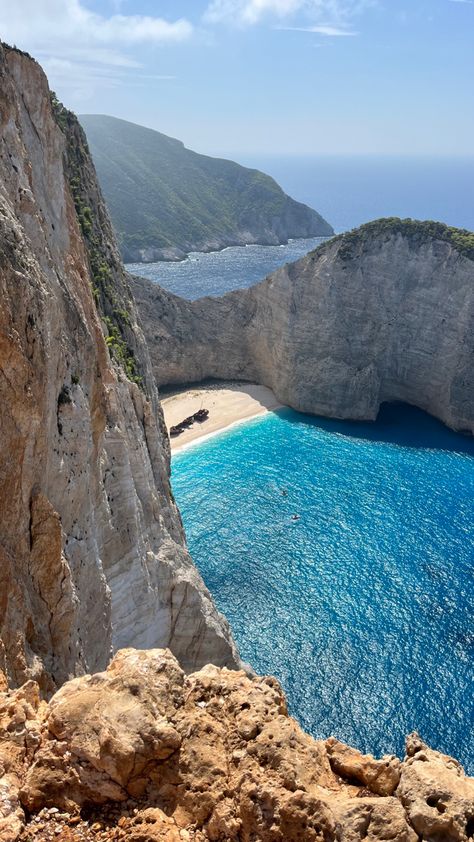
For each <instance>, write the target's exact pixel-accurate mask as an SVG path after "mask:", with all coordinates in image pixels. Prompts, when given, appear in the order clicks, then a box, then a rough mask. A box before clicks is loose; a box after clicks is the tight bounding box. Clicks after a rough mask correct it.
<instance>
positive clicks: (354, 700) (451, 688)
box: [172, 406, 474, 773]
mask: <svg viewBox="0 0 474 842" xmlns="http://www.w3.org/2000/svg"><path fill="white" fill-rule="evenodd" d="M473 468H474V441H473V440H472V439H468V438H464V437H461V436H457V435H456V434H454V433H452V432H450V431H449V430H447V429H446V428H445V427H443V426H442V425H441V424H440V423H438V422H437V421H435V420H433V419H431V418H429V417H428V416H427V415H425V414H424V413H422V412H419V411H418V410H415V409H413V408H410V407H403V406H386V407H383V409H382V412H381V415H380V418H379V420H378V422H377V423H376V424H369V423H346V422H338V421H329V420H324V419H315V418H312V417H309V416H305V415H299V414H297V413H294V412H292V411H291V410H282V411H280V412H278V413H276V414H269V415H267V416H265V417H264V418H259V419H255V420H253V421H251V422H248V423H246V424H243V425H240V426H237V427H234V428H232V429H231V430H229V431H228V432H226V433H223V434H222V435H219V436H216V437H215V438H211V439H209V440H208V441H206V442H204V443H202V444H200V445H197V446H195V447H192V448H190V449H189V450H186V451H184V452H183V453H181V454H177V455H176V456H175V457H174V458H173V465H172V482H173V489H174V492H175V495H176V498H177V502H178V504H179V506H180V508H181V512H182V515H183V520H184V524H185V527H186V532H187V536H188V541H189V547H190V550H191V553H192V555H193V557H194V559H195V561H196V562H197V564H198V566H199V569H200V570H201V573H202V575H203V577H204V579H205V581H206V583H207V585H208V587H209V588H210V590H211V592H212V593H213V595H214V597H215V600H216V602H217V604H218V606H219V608H220V609H221V610H222V611H223V612H224V613H225V614H226V616H227V617H228V619H229V621H230V623H231V625H232V628H233V631H234V634H235V637H236V639H237V642H238V644H239V646H240V650H241V654H242V657H243V659H244V660H246V661H248V662H250V663H251V664H252V666H253V667H254V668H255V669H256V670H257V671H258V672H263V673H272V674H274V675H276V676H277V677H278V678H279V679H280V681H281V682H282V684H283V687H284V688H285V690H286V692H287V694H288V698H289V703H290V709H291V712H292V714H293V715H294V716H296V717H297V718H298V720H299V722H300V723H301V725H302V726H303V727H304V728H305V729H307V730H308V731H310V732H311V733H312V734H313V735H314V736H316V737H326V736H328V735H329V734H335V735H336V736H337V737H339V738H340V739H342V740H344V741H346V742H348V743H350V744H352V745H355V746H358V747H359V748H360V749H361V750H363V751H370V752H373V753H375V754H378V755H380V754H383V753H385V752H395V753H397V754H401V753H403V740H404V736H405V735H406V734H408V733H409V732H410V731H412V730H413V729H417V730H418V731H419V732H420V733H421V735H422V736H423V738H424V739H425V740H427V741H428V742H430V743H431V744H432V745H433V746H434V747H436V748H439V749H441V750H443V751H445V752H448V753H450V754H454V755H455V756H456V757H458V758H459V759H460V760H461V762H463V763H464V765H465V766H466V768H467V769H469V770H470V771H471V773H472V772H474V762H473V761H474V733H473V730H472V722H473V720H474V701H473V694H472V687H473V678H474V627H473V609H474V588H473V576H472V573H473V562H474V526H473V524H474V470H473ZM283 491H286V494H284V493H282V492H283ZM293 514H298V515H299V516H300V519H299V520H297V521H293V520H292V515H293Z"/></svg>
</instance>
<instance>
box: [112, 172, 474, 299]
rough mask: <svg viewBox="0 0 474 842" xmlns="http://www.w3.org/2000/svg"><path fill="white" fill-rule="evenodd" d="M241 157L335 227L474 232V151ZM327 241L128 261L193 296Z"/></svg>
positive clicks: (253, 275)
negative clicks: (390, 223)
mask: <svg viewBox="0 0 474 842" xmlns="http://www.w3.org/2000/svg"><path fill="white" fill-rule="evenodd" d="M239 163H242V164H245V165H247V166H252V167H256V168H257V169H261V170H263V171H264V172H266V173H268V174H269V175H271V176H273V177H274V178H275V179H276V180H277V181H278V183H279V184H280V185H281V186H282V187H283V189H284V190H285V191H286V192H287V193H288V194H289V195H290V196H293V198H295V199H297V200H298V201H301V202H305V203H306V204H308V205H310V206H311V207H313V208H315V209H316V210H318V211H319V212H320V213H321V214H322V215H323V216H324V218H325V219H327V221H328V222H330V223H331V225H332V226H333V228H334V230H335V232H336V233H342V232H343V231H348V230H350V229H351V228H355V227H357V226H358V225H361V224H362V223H364V222H369V221H370V220H372V219H378V218H379V217H386V216H400V217H402V218H407V217H412V218H414V219H435V220H437V221H439V222H445V223H446V224H447V225H454V226H456V227H458V228H467V229H469V230H471V231H474V157H472V158H460V159H442V158H436V159H418V158H363V157H361V158H327V157H326V158H292V159H291V158H256V157H254V158H247V159H240V161H239ZM320 242H322V240H321V239H318V238H316V239H309V240H293V241H291V242H289V243H288V244H287V245H283V246H244V247H242V246H241V247H236V248H232V247H231V248H227V249H224V251H221V252H211V253H210V254H200V253H197V252H195V253H192V254H190V255H189V257H188V258H187V259H186V260H184V261H181V262H179V263H163V262H159V263H147V264H145V263H134V264H129V265H128V266H127V268H128V269H129V271H130V272H133V273H135V274H137V275H143V276H144V277H147V278H150V279H151V280H152V281H156V282H157V283H159V284H161V286H163V287H165V289H168V290H170V292H173V293H175V295H180V296H182V297H183V298H187V299H189V300H193V299H195V298H202V297H204V296H207V295H223V294H224V293H226V292H228V291H229V290H232V289H243V288H245V287H248V286H251V285H252V284H254V283H256V282H257V281H260V280H262V279H263V278H264V277H266V275H268V274H269V273H270V272H273V271H274V270H275V269H277V268H278V267H279V266H282V265H283V264H284V263H289V262H291V261H293V260H297V259H298V258H299V257H302V256H303V255H304V254H306V253H307V252H308V251H311V250H312V249H314V248H316V246H317V245H319V243H320Z"/></svg>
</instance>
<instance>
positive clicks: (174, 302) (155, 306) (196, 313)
mask: <svg viewBox="0 0 474 842" xmlns="http://www.w3.org/2000/svg"><path fill="white" fill-rule="evenodd" d="M133 291H134V294H135V297H136V300H137V303H138V308H139V312H140V313H141V316H142V320H143V325H144V330H145V335H146V338H147V340H148V345H149V348H150V354H151V359H152V364H153V371H154V374H155V377H156V380H157V383H158V384H159V385H164V384H168V383H185V382H192V381H199V380H202V379H204V378H208V377H215V378H222V379H241V380H252V381H255V382H257V383H262V384H264V385H266V386H269V387H270V388H272V389H273V391H274V392H275V394H276V395H277V397H278V398H279V400H280V401H281V402H282V403H284V404H288V405H290V406H292V407H293V408H295V409H297V410H301V411H303V412H309V413H314V414H317V415H325V416H331V417H336V418H353V419H374V418H376V416H377V413H378V411H379V408H380V405H381V404H382V403H383V402H384V401H404V402H407V403H410V404H413V405H415V406H418V407H420V408H421V409H424V410H426V411H427V412H429V413H431V414H432V415H435V416H437V417H438V418H440V419H441V420H442V421H444V423H445V424H447V425H448V426H450V427H453V428H454V429H457V430H463V431H468V432H471V433H474V235H473V234H470V233H469V232H467V231H460V230H457V229H450V228H447V227H446V226H444V225H440V224H435V223H420V222H414V221H411V220H403V221H402V220H396V219H394V220H380V221H378V222H375V223H370V224H368V225H366V226H363V227H362V228H360V229H358V230H356V231H354V232H351V233H349V234H346V235H343V236H340V237H336V238H334V239H333V240H331V241H329V242H327V243H325V244H324V245H323V246H321V247H320V248H319V249H317V250H316V251H314V252H312V253H310V254H308V255H307V256H306V257H304V258H302V259H301V260H299V261H297V262H296V263H293V264H291V265H288V266H284V267H283V268H281V269H279V270H277V271H276V272H275V273H274V274H272V275H270V276H269V277H268V278H267V279H266V280H264V281H262V282H261V283H259V284H257V285H256V286H254V287H251V288H250V289H247V290H238V291H235V292H231V293H228V294H227V295H225V296H223V297H222V298H206V299H201V300H198V301H194V302H192V303H190V302H186V301H183V300H181V299H179V298H177V297H176V296H173V295H170V294H169V293H167V292H165V291H163V290H162V289H160V288H159V287H158V286H156V285H154V284H152V283H151V282H149V281H146V280H144V279H138V278H134V279H133Z"/></svg>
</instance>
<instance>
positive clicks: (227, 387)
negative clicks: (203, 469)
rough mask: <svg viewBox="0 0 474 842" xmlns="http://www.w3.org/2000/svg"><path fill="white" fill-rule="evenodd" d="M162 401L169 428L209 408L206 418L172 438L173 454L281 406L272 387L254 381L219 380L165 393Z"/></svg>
mask: <svg viewBox="0 0 474 842" xmlns="http://www.w3.org/2000/svg"><path fill="white" fill-rule="evenodd" d="M161 404H162V407H163V413H164V416H165V422H166V427H167V429H168V431H169V429H170V427H173V426H175V425H176V424H179V423H180V421H183V420H184V418H187V417H188V416H189V415H192V414H193V413H195V412H197V411H198V410H199V409H208V410H209V418H208V419H207V420H206V421H204V422H203V423H201V424H199V423H194V424H193V425H192V427H189V429H187V430H185V431H184V432H183V433H181V435H180V436H177V437H176V438H172V439H171V450H172V452H173V453H177V452H178V451H179V450H182V449H183V448H185V447H187V446H189V445H190V444H191V443H195V442H197V441H200V440H202V439H204V438H208V437H209V436H212V435H215V434H216V433H219V432H221V431H222V430H225V429H227V428H228V427H231V426H232V425H233V424H236V423H238V422H239V421H244V420H246V419H249V418H254V417H255V416H257V415H264V414H265V413H266V412H270V411H271V410H273V409H278V408H279V407H280V406H281V404H280V403H279V402H278V401H277V399H276V397H275V395H274V394H273V392H272V391H271V389H267V387H266V386H257V384H255V383H222V384H219V383H216V384H212V385H209V386H203V387H202V388H200V387H196V388H191V389H184V390H183V391H182V392H177V393H175V394H173V395H169V396H167V395H163V396H162V400H161Z"/></svg>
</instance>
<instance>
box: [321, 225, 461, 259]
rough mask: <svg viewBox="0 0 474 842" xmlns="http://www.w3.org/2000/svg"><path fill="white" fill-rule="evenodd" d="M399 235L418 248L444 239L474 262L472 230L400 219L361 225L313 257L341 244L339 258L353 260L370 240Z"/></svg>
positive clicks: (326, 245)
mask: <svg viewBox="0 0 474 842" xmlns="http://www.w3.org/2000/svg"><path fill="white" fill-rule="evenodd" d="M396 234H401V235H402V236H403V237H407V238H408V239H409V240H410V241H411V242H413V243H416V244H417V245H420V244H421V243H426V242H429V241H430V240H441V241H443V242H446V243H449V244H450V245H452V246H453V248H455V249H457V251H459V252H460V254H463V255H465V256H466V257H469V258H470V259H471V260H474V233H473V232H472V231H467V230H465V229H463V228H452V227H450V226H449V225H444V223H442V222H433V221H432V220H428V221H426V222H420V221H419V220H416V219H399V218H398V217H388V218H386V219H376V220H374V221H373V222H368V223H367V224H366V225H361V226H360V228H354V230H353V231H348V232H347V233H346V234H339V235H338V236H337V237H334V238H333V239H332V240H330V241H329V243H323V244H322V245H321V246H319V247H318V248H317V249H315V250H314V252H313V254H320V253H321V252H322V251H323V250H325V249H326V248H327V247H328V246H329V245H331V246H333V245H334V243H338V244H339V248H338V255H339V257H341V258H343V259H344V260H345V259H350V258H351V257H353V255H354V251H355V249H356V248H358V247H359V246H362V245H364V243H365V242H367V240H373V239H374V238H375V237H380V236H384V235H386V236H387V237H392V236H394V235H396Z"/></svg>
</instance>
